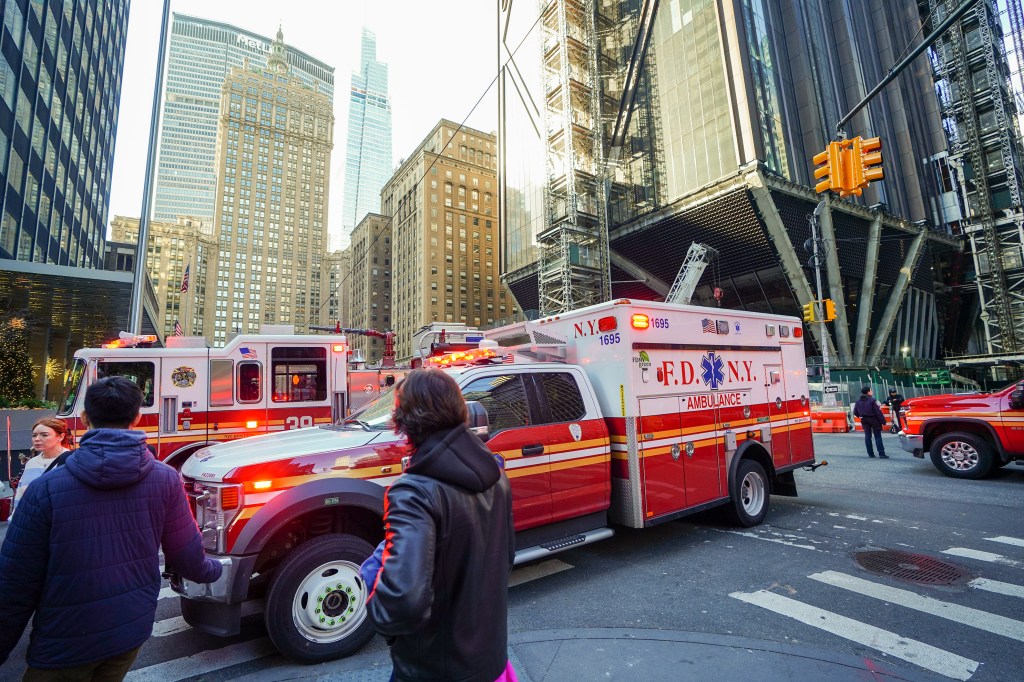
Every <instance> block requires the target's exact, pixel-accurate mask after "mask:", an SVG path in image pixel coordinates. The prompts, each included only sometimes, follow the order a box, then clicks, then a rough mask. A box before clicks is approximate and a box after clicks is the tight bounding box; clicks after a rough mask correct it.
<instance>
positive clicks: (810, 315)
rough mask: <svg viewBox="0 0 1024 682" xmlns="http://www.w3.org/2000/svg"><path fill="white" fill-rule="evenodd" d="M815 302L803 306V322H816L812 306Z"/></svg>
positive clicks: (816, 318) (816, 317)
mask: <svg viewBox="0 0 1024 682" xmlns="http://www.w3.org/2000/svg"><path fill="white" fill-rule="evenodd" d="M816 303H817V301H811V302H810V303H806V304H804V322H817V321H818V316H817V315H815V310H814V306H815V304H816Z"/></svg>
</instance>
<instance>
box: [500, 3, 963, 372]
mask: <svg viewBox="0 0 1024 682" xmlns="http://www.w3.org/2000/svg"><path fill="white" fill-rule="evenodd" d="M653 5H654V3H615V2H606V1H605V0H554V2H552V3H549V4H548V5H547V6H545V7H546V9H545V10H544V11H543V13H542V14H541V15H540V16H539V17H538V12H539V11H541V10H538V9H537V7H536V5H535V4H532V3H527V2H511V3H502V4H501V8H500V10H499V15H500V19H499V36H500V38H499V40H500V56H499V59H500V62H499V64H500V65H503V64H504V63H505V61H506V60H508V59H510V58H511V60H512V61H511V62H510V64H509V66H508V67H506V68H503V69H502V73H501V76H500V78H499V101H500V103H499V109H500V115H499V131H498V137H499V140H498V143H499V156H500V158H501V159H502V165H501V168H500V169H499V176H500V177H501V179H502V182H501V187H500V192H501V198H500V201H499V205H500V206H502V207H503V214H502V215H501V221H502V226H503V227H502V234H503V239H504V242H503V249H502V260H503V273H504V277H505V279H506V281H507V282H508V284H509V286H510V287H511V289H512V291H513V293H514V294H515V296H516V300H517V301H518V302H519V304H520V305H521V306H522V307H523V308H524V309H526V310H527V311H530V314H531V315H537V314H548V313H554V312H558V311H559V307H560V306H565V305H568V306H569V307H571V306H572V305H574V304H575V305H579V304H580V303H581V302H584V303H585V302H590V300H591V299H595V300H596V298H598V297H601V296H605V297H607V296H613V297H619V296H628V297H635V298H642V299H659V300H660V299H662V298H664V297H665V296H666V295H667V294H668V292H669V290H670V288H671V285H672V283H673V281H674V280H675V279H676V277H677V274H678V273H679V270H680V266H681V264H682V263H683V261H684V258H685V255H686V253H687V250H688V248H689V246H690V245H691V244H692V243H693V242H700V243H703V244H706V245H708V246H710V247H713V248H714V249H716V250H717V253H718V256H717V260H716V261H715V262H713V263H712V264H711V266H710V267H708V268H707V269H706V270H705V272H704V274H703V277H702V278H701V280H700V285H699V286H698V288H697V291H696V293H695V295H694V298H693V301H694V302H695V303H700V304H705V305H722V306H723V307H729V308H741V309H747V310H756V311H763V312H773V313H782V314H793V315H799V314H800V309H801V306H802V305H803V304H804V303H807V302H808V301H812V300H816V299H818V298H819V295H818V292H817V291H815V289H814V286H813V282H814V271H813V269H811V268H809V267H808V264H807V261H808V258H809V254H808V253H806V252H805V251H804V248H803V244H804V242H805V241H806V240H807V239H808V237H809V236H810V227H809V221H808V217H809V216H810V215H811V214H812V213H813V212H814V209H815V207H816V205H817V204H818V203H819V201H821V200H823V199H824V200H825V203H824V205H823V206H822V210H821V211H819V213H820V216H821V217H820V232H821V234H822V235H823V237H824V239H825V240H826V242H827V244H828V246H829V248H828V249H826V255H825V257H824V258H823V259H822V265H823V279H824V282H825V284H824V289H825V290H824V291H823V292H821V296H820V298H832V299H834V300H835V301H836V305H837V315H838V319H837V320H836V322H835V323H834V324H832V325H830V338H827V339H825V340H822V339H820V338H818V337H817V334H818V333H819V332H818V329H817V326H815V328H814V329H813V330H812V331H811V333H810V334H809V337H810V338H809V346H808V351H809V354H810V355H816V354H818V353H819V352H820V348H821V347H822V344H823V343H827V344H828V345H829V348H830V351H831V356H832V358H833V362H834V363H835V362H837V361H838V364H840V365H843V366H849V367H855V366H861V367H863V366H879V365H885V364H887V363H889V362H890V361H891V360H892V358H894V357H897V356H899V355H900V354H902V353H910V354H912V355H914V356H916V357H918V358H936V357H937V356H938V355H939V354H941V353H942V352H943V350H944V349H945V345H944V344H945V342H946V341H945V339H946V337H945V336H944V333H943V332H944V330H943V329H942V327H941V315H940V314H939V310H938V307H937V302H936V298H935V291H934V280H935V279H936V271H935V269H934V267H933V260H934V258H935V256H936V254H939V253H942V252H945V251H949V250H955V249H957V248H958V247H959V243H958V241H957V239H956V238H955V237H954V236H952V234H951V230H950V226H949V221H948V218H947V216H946V215H945V214H944V213H943V212H942V210H941V207H942V205H943V201H944V198H948V197H944V191H945V190H944V188H943V186H942V183H941V173H940V171H939V169H938V168H937V167H936V166H935V164H934V163H933V162H932V160H933V159H934V158H935V157H936V155H938V154H940V153H941V152H942V151H943V150H944V149H945V146H946V142H945V139H944V135H943V130H942V121H941V119H940V116H939V106H938V102H937V100H936V97H935V93H934V89H933V82H932V77H931V74H930V73H929V72H928V70H927V69H922V68H911V69H908V70H906V71H905V72H904V73H903V74H902V75H901V76H900V77H899V78H898V79H896V80H895V81H894V82H893V83H892V84H890V85H889V86H888V87H887V88H886V89H885V90H884V92H883V93H882V94H881V95H880V96H879V97H877V98H875V99H874V100H873V101H872V102H871V103H870V104H869V106H868V107H866V108H865V109H863V110H862V111H861V112H860V113H858V114H857V115H856V116H854V117H853V119H852V121H851V122H850V123H849V125H848V126H847V127H846V132H847V133H848V134H849V135H851V136H852V135H861V136H863V137H880V138H881V139H882V143H883V152H884V154H885V163H886V177H885V179H884V181H882V182H877V183H874V184H872V185H871V186H870V187H869V188H868V189H867V190H865V192H864V195H863V196H862V197H861V198H860V199H859V200H857V201H852V200H838V199H836V198H835V197H824V196H822V195H816V194H815V193H814V191H813V189H811V185H813V184H814V183H813V167H812V163H811V158H812V157H813V156H814V155H815V154H816V153H818V152H819V151H821V150H823V149H825V146H826V144H827V143H828V142H829V141H830V140H831V139H833V137H834V135H835V130H836V123H837V122H838V121H839V119H840V118H841V117H842V116H843V115H844V114H845V113H846V112H847V111H848V110H849V109H851V108H852V107H853V105H854V104H856V103H857V102H858V101H859V100H860V99H861V98H862V97H863V96H864V95H865V94H866V93H867V92H868V91H869V90H870V89H871V88H872V87H873V86H874V85H875V83H877V82H878V81H880V80H881V79H882V78H883V77H884V75H885V74H886V72H887V71H888V69H889V68H890V67H891V66H892V65H893V64H895V63H896V61H897V60H898V57H899V54H900V52H901V50H902V49H903V47H905V46H906V45H908V44H910V43H911V42H912V40H913V38H914V36H915V34H916V33H917V32H918V29H919V28H920V27H921V17H920V16H919V13H918V7H917V3H916V2H914V0H898V1H895V2H894V1H892V0H865V1H864V2H858V3H835V2H829V1H828V0H725V1H723V2H711V1H708V0H667V1H666V2H661V3H659V4H658V5H657V12H656V13H651V7H652V6H653ZM513 8H514V9H513ZM535 22H536V23H537V24H538V26H539V28H538V30H532V29H531V27H532V25H533V24H534V23H535ZM638 36H640V39H639V40H638ZM599 37H600V38H599ZM520 43H522V45H521V46H520ZM635 46H636V47H638V48H640V49H634V47H635ZM517 47H518V50H517V51H516V53H515V55H514V56H512V52H513V51H514V50H516V49H517ZM631 69H632V71H631ZM633 73H635V78H630V77H628V74H633ZM604 122H610V124H609V125H604V124H603V123H604ZM605 181H607V182H605ZM883 242H884V244H885V248H881V245H882V244H883ZM570 285H571V286H570ZM559 287H561V288H559ZM566 292H570V293H566ZM572 292H584V294H585V297H584V298H585V300H582V301H574V300H571V296H572V295H577V296H579V294H573V293H572ZM716 293H717V296H716ZM587 296H589V298H586V297H587ZM904 348H907V349H908V350H907V351H903V350H902V349H904Z"/></svg>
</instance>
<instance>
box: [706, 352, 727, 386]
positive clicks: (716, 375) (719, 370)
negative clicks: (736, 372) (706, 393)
mask: <svg viewBox="0 0 1024 682" xmlns="http://www.w3.org/2000/svg"><path fill="white" fill-rule="evenodd" d="M724 367H725V363H724V362H722V358H720V357H718V356H717V355H715V352H714V351H710V352H708V354H707V355H705V356H704V357H702V358H701V359H700V369H701V375H700V376H701V379H703V380H704V385H705V386H707V387H708V388H711V389H712V390H714V389H717V388H718V387H719V386H721V385H722V384H724V383H725V371H724Z"/></svg>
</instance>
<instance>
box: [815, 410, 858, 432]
mask: <svg viewBox="0 0 1024 682" xmlns="http://www.w3.org/2000/svg"><path fill="white" fill-rule="evenodd" d="M849 430H850V422H849V421H848V420H847V416H846V411H845V410H831V411H828V412H811V431H812V432H813V433H846V432H847V431H849Z"/></svg>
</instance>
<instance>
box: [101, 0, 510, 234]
mask: <svg viewBox="0 0 1024 682" xmlns="http://www.w3.org/2000/svg"><path fill="white" fill-rule="evenodd" d="M497 4H498V3H497V2H496V0H444V1H443V2H424V1H423V0H377V1H376V2H373V1H369V2H367V1H366V0H334V1H333V2H331V1H329V0H292V1H291V2H286V1H284V0H278V1H277V2H270V1H268V0H215V1H211V0H171V12H172V13H174V12H178V13H180V14H188V15H191V16H195V17H202V18H204V19H213V20H216V21H223V22H225V23H229V24H232V25H234V26H238V27H239V28H242V29H245V30H247V31H251V32H253V33H256V34H259V35H264V36H268V37H270V38H273V36H274V34H275V33H276V32H277V26H278V24H279V23H280V24H281V26H282V29H283V31H284V39H285V43H287V44H289V45H293V46H295V47H296V48H298V49H300V50H302V51H304V52H306V53H307V54H309V55H311V56H312V57H315V58H317V59H319V60H321V61H323V62H325V63H326V64H328V65H330V66H333V67H334V116H335V123H334V125H335V127H334V149H333V151H332V154H331V169H332V173H331V186H330V206H329V208H328V211H329V213H328V226H329V231H330V234H331V245H332V247H336V246H337V245H338V233H340V230H341V203H342V197H343V196H344V179H345V178H344V176H345V140H346V136H347V128H348V91H349V85H350V78H351V74H352V71H354V70H356V69H357V68H358V66H359V39H360V32H361V28H362V26H363V25H364V24H365V25H366V26H367V27H368V28H369V29H370V30H372V31H373V32H374V33H376V35H377V59H378V60H380V61H383V62H385V63H387V65H388V89H389V94H390V96H391V107H392V140H393V141H392V145H393V152H394V162H395V165H396V166H397V164H398V162H399V160H400V159H402V158H404V157H406V156H408V155H409V154H410V153H411V152H412V151H413V150H414V149H415V148H416V146H417V145H418V144H419V143H420V142H421V141H422V140H423V138H424V137H426V135H427V133H429V132H430V131H431V129H432V128H433V127H434V124H436V123H437V121H438V120H439V119H441V118H447V119H449V120H452V121H455V122H462V120H463V119H464V118H465V117H466V116H467V114H469V112H470V110H471V109H472V108H473V105H474V103H475V102H476V101H477V99H478V98H479V97H480V96H481V94H483V92H484V90H485V89H486V88H487V87H488V85H489V84H490V83H491V81H492V80H493V78H494V75H495V73H496V71H497V35H496V34H497V27H496V23H497V18H496V11H497ZM162 5H163V3H162V2H161V0H134V2H132V4H131V14H130V15H129V24H128V44H127V48H126V49H127V52H126V54H125V66H124V82H123V85H122V88H121V110H120V115H119V118H118V130H117V141H116V148H115V154H114V174H113V178H112V183H111V196H110V214H109V216H110V218H111V219H112V218H113V217H114V216H115V215H124V216H135V217H137V216H139V214H140V213H141V211H142V187H143V181H144V178H145V173H146V149H147V144H148V140H149V121H150V115H151V113H150V112H151V107H152V102H153V83H154V79H155V76H156V59H157V49H158V46H159V43H160V14H161V9H162ZM496 93H497V91H496V86H492V87H491V88H490V90H489V91H488V93H487V96H486V97H485V99H484V101H483V102H481V103H480V105H479V106H478V107H477V108H476V111H475V112H474V114H473V115H472V116H471V117H470V119H469V120H468V121H467V125H469V126H471V127H474V128H477V129H479V130H483V131H485V132H494V131H495V130H496V129H497V94H496Z"/></svg>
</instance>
